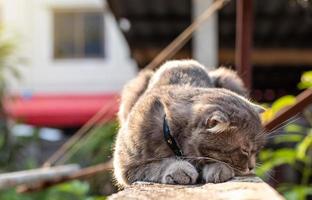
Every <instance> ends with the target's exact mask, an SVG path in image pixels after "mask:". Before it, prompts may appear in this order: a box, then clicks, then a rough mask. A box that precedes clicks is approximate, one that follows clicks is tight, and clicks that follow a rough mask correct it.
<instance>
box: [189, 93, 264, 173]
mask: <svg viewBox="0 0 312 200" xmlns="http://www.w3.org/2000/svg"><path fill="white" fill-rule="evenodd" d="M263 111H264V109H263V108H262V107H260V106H258V105H256V104H254V103H252V102H250V101H249V100H247V99H246V98H244V97H241V96H239V95H236V94H234V93H232V92H229V91H227V90H224V89H216V90H214V93H213V94H211V93H209V94H204V95H200V96H198V97H197V99H195V100H194V102H193V104H192V111H191V113H192V114H191V117H190V119H189V124H188V127H187V128H186V129H185V131H184V133H183V136H184V138H185V140H184V143H183V148H185V151H186V152H188V153H191V154H195V155H196V156H203V157H210V158H213V159H217V160H220V161H222V162H226V163H228V164H229V165H230V166H232V167H233V168H235V172H236V174H237V175H242V174H248V173H250V171H251V170H252V169H253V168H255V165H256V159H255V158H256V154H257V152H258V151H259V150H260V149H261V147H262V146H263V145H264V140H265V133H264V131H263V127H262V125H261V121H260V118H259V114H260V113H262V112H263Z"/></svg>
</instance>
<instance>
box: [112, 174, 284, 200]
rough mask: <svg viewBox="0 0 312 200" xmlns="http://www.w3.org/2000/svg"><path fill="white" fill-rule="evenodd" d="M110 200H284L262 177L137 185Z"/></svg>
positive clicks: (140, 183) (114, 195) (142, 183)
mask: <svg viewBox="0 0 312 200" xmlns="http://www.w3.org/2000/svg"><path fill="white" fill-rule="evenodd" d="M109 199H110V200H115V199H121V200H123V199H127V200H131V199H138V200H145V199H151V200H154V199H155V200H163V199H187V200H193V199H194V200H202V199H205V200H206V199H209V200H221V199H243V200H245V199H249V200H260V199H261V200H282V199H284V198H283V197H282V196H281V195H280V194H278V193H277V192H276V191H275V190H274V189H273V188H271V187H270V186H269V185H268V184H266V183H264V182H263V181H262V180H261V179H260V178H258V177H235V178H234V179H232V180H230V181H228V182H225V183H218V184H212V183H208V184H205V185H188V186H185V185H165V184H156V183H146V182H137V183H135V184H133V185H131V186H129V187H127V188H125V189H124V190H122V191H120V192H118V193H116V194H113V195H112V196H110V197H109Z"/></svg>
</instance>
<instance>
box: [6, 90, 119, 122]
mask: <svg viewBox="0 0 312 200" xmlns="http://www.w3.org/2000/svg"><path fill="white" fill-rule="evenodd" d="M10 99H11V100H7V101H6V103H5V108H6V111H7V113H8V115H9V116H10V117H11V118H13V119H15V120H18V121H21V122H23V123H27V124H31V125H36V126H49V127H60V128H65V127H77V126H81V125H83V124H84V123H86V122H87V121H88V120H89V119H90V118H91V117H92V116H93V115H94V114H96V113H97V112H98V111H99V110H100V109H101V108H102V107H103V106H105V105H107V104H111V102H112V101H113V102H114V103H113V106H112V107H110V108H107V109H109V110H108V111H109V112H107V113H105V115H104V117H103V118H102V119H104V120H111V119H113V118H115V115H116V113H117V111H118V101H117V99H118V94H105V95H89V94H88V95H34V96H31V97H24V98H23V97H14V98H13V100H12V98H10Z"/></svg>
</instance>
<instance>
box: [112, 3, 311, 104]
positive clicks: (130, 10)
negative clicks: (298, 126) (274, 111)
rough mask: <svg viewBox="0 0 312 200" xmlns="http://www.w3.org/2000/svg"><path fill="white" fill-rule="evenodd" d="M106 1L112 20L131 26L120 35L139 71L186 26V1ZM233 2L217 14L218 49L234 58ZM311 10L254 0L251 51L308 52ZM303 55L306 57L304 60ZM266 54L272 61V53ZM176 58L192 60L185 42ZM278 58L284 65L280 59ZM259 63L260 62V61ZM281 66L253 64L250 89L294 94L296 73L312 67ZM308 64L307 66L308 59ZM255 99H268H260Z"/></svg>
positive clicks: (188, 6)
mask: <svg viewBox="0 0 312 200" xmlns="http://www.w3.org/2000/svg"><path fill="white" fill-rule="evenodd" d="M108 2H109V5H110V7H111V9H112V11H113V13H114V15H115V16H116V18H117V20H120V19H122V18H124V19H127V20H129V22H130V24H131V27H130V29H129V31H124V34H125V36H126V39H127V41H128V43H129V44H130V49H131V52H132V55H133V57H134V58H135V59H136V60H137V62H138V63H139V65H140V66H141V67H144V66H145V65H146V64H147V63H148V62H149V61H150V60H151V59H153V58H154V57H155V56H156V55H157V53H158V52H159V51H161V50H162V49H163V48H164V47H165V46H166V45H168V44H169V43H170V42H171V41H172V40H173V39H174V38H175V37H176V36H177V35H178V34H179V33H181V32H182V31H183V30H184V29H185V28H186V27H187V26H188V25H189V24H190V23H191V16H192V4H191V2H192V1H191V0H152V1H148V0H108ZM235 2H236V1H235V0H232V1H231V2H230V3H229V4H228V5H226V6H225V7H224V8H223V9H222V10H221V11H220V12H219V13H218V21H219V23H218V24H219V29H218V31H219V48H220V50H228V49H230V57H233V52H234V51H233V49H234V47H235V24H236V23H235V18H236V9H235V8H236V5H235ZM311 11H312V9H311V8H304V7H302V5H300V4H298V1H297V0H254V33H253V45H254V47H255V48H256V49H267V48H270V49H277V50H278V49H283V50H284V48H289V49H290V50H291V49H312V39H311V36H312V12H311ZM286 50H287V49H286ZM220 52H221V53H220ZM220 52H219V59H220V58H221V57H222V56H221V57H220V55H222V51H220ZM223 52H225V51H223ZM264 52H265V51H264ZM307 52H309V51H307ZM311 52H312V51H311ZM308 54H309V53H308ZM308 54H307V53H305V56H306V55H308ZM224 55H225V54H224ZM224 55H223V57H224ZM228 55H229V54H226V55H225V56H228ZM280 55H281V54H280ZM290 55H292V56H293V57H297V56H296V55H298V54H296V55H295V56H294V54H293V53H292V52H290ZM267 56H269V57H270V59H269V60H272V55H267ZM180 57H184V58H185V57H191V43H190V42H189V43H188V44H187V45H186V47H185V48H183V49H182V50H181V51H180V52H179V53H178V55H177V56H176V58H180ZM280 58H282V61H283V57H280ZM305 58H306V57H305ZM258 60H260V61H261V58H260V59H258ZM273 60H274V59H273ZM296 60H299V61H300V59H296ZM221 63H222V64H232V65H233V59H229V61H228V60H225V61H224V60H223V61H221ZM282 64H283V65H284V66H283V68H274V65H273V66H268V65H266V67H265V68H264V67H262V66H261V65H255V66H254V70H253V74H254V76H253V78H254V79H253V80H254V81H253V85H254V89H255V90H254V91H256V90H261V91H262V92H263V94H265V91H267V90H269V91H271V90H272V89H273V90H274V91H275V95H273V96H274V98H275V97H278V96H280V95H282V94H285V93H286V92H287V93H288V92H293V93H296V91H297V89H296V83H298V82H299V78H300V74H301V73H302V71H304V70H308V69H312V68H311V66H309V65H306V64H307V63H296V67H294V64H289V63H287V62H283V63H282ZM300 64H302V65H303V64H304V66H305V67H304V68H303V67H301V66H300ZM310 64H311V65H312V62H311V61H310ZM298 66H300V68H299V67H298ZM273 69H274V70H273ZM273 72H276V73H273ZM287 74H288V75H287ZM297 92H298V91H297ZM269 93H270V92H269ZM263 96H265V95H263ZM258 100H262V101H267V100H272V99H269V98H265V97H263V98H259V99H258Z"/></svg>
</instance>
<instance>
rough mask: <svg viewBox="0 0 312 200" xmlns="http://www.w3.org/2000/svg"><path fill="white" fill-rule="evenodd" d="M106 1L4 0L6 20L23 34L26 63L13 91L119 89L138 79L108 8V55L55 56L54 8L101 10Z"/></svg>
mask: <svg viewBox="0 0 312 200" xmlns="http://www.w3.org/2000/svg"><path fill="white" fill-rule="evenodd" d="M103 3H104V2H103V0H5V1H4V3H3V15H4V17H3V20H4V22H6V24H7V25H10V27H11V28H13V30H14V31H16V32H18V33H19V37H20V38H21V39H20V41H21V47H22V52H23V53H22V54H23V55H24V56H25V57H26V58H27V59H28V64H27V65H28V66H26V67H25V66H23V67H22V68H23V69H22V71H23V79H22V81H21V83H20V84H16V83H15V84H14V83H12V81H11V85H12V86H11V90H12V91H15V92H16V91H22V92H34V93H66V94H68V93H95V92H114V91H119V90H120V89H121V88H122V86H123V84H124V83H125V82H126V81H127V80H129V79H131V78H132V77H134V75H135V73H136V64H135V62H134V61H133V60H132V59H131V58H130V52H129V48H128V46H127V44H126V42H125V40H124V38H123V36H122V33H121V32H120V30H119V29H118V27H117V23H116V22H115V19H114V17H113V16H112V14H111V13H110V12H109V11H108V10H106V12H104V35H105V39H104V43H105V44H104V45H105V50H104V51H105V58H104V59H54V58H53V10H54V9H60V8H66V9H76V8H79V9H83V8H87V9H99V10H103V7H104V5H103Z"/></svg>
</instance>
